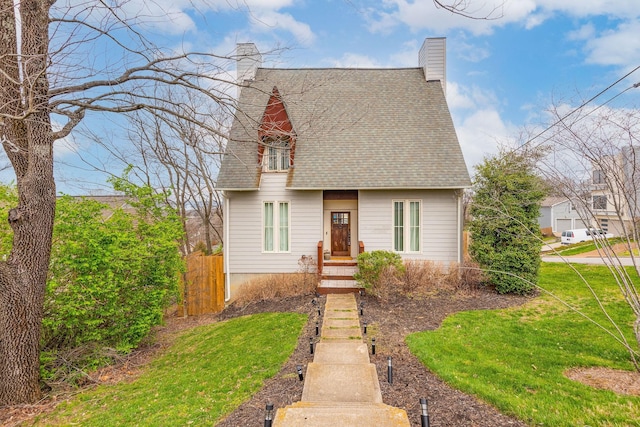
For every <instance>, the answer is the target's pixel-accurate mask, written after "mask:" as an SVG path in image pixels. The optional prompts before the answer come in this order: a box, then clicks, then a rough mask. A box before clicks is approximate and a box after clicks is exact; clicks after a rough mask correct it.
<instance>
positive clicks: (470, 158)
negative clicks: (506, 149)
mask: <svg viewBox="0 0 640 427" xmlns="http://www.w3.org/2000/svg"><path fill="white" fill-rule="evenodd" d="M456 132H457V134H458V140H459V141H460V147H461V148H462V154H463V155H464V159H465V161H466V163H467V168H469V171H470V173H472V174H473V170H474V166H476V165H478V164H480V163H482V161H483V159H484V158H485V157H487V156H491V155H494V154H497V153H498V151H499V148H500V146H501V144H505V143H506V142H507V141H509V139H510V136H511V135H512V134H513V130H512V126H509V125H508V124H506V123H505V122H504V121H503V120H502V118H501V117H500V113H499V112H498V111H497V110H495V109H492V108H487V109H479V110H475V111H474V112H473V113H472V114H471V115H469V116H467V117H465V118H464V119H463V120H462V121H461V122H459V123H457V124H456Z"/></svg>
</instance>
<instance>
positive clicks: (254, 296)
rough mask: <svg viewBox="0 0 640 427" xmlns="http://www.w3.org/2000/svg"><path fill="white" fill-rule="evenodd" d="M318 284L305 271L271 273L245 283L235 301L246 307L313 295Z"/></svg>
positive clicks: (236, 303)
mask: <svg viewBox="0 0 640 427" xmlns="http://www.w3.org/2000/svg"><path fill="white" fill-rule="evenodd" d="M316 285H317V283H316V282H314V281H311V280H309V279H308V277H307V276H306V275H305V274H304V273H290V274H270V275H267V276H261V277H258V278H256V279H253V280H250V281H248V282H247V283H245V284H244V285H243V286H242V288H241V289H240V292H238V296H237V298H236V299H235V300H234V301H233V303H234V304H235V305H237V306H240V307H244V306H247V305H249V304H251V303H254V302H259V301H270V300H277V299H280V298H287V297H293V296H300V295H311V294H312V293H313V292H314V291H315V289H316Z"/></svg>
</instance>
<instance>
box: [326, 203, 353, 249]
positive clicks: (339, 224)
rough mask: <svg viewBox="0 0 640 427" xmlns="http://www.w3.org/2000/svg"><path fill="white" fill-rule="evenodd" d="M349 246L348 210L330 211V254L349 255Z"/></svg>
mask: <svg viewBox="0 0 640 427" xmlns="http://www.w3.org/2000/svg"><path fill="white" fill-rule="evenodd" d="M350 246H351V231H350V230H349V212H331V255H334V256H347V255H350V254H351V248H350Z"/></svg>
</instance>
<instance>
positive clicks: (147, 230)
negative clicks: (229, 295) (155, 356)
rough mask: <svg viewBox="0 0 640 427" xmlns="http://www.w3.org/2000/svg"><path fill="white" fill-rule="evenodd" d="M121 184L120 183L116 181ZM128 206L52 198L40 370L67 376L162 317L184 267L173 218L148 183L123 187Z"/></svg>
mask: <svg viewBox="0 0 640 427" xmlns="http://www.w3.org/2000/svg"><path fill="white" fill-rule="evenodd" d="M121 188H122V187H121ZM122 191H125V193H126V194H127V195H129V196H130V197H131V202H130V203H129V204H130V205H131V206H133V207H134V208H135V212H125V211H123V210H122V209H115V210H113V212H112V213H111V215H110V216H108V217H106V216H104V215H103V212H104V211H105V209H106V208H108V207H107V206H105V205H102V204H100V203H98V202H95V201H93V200H89V199H82V200H81V199H77V198H72V197H68V196H67V197H63V198H61V199H59V200H58V203H57V210H56V222H55V225H54V238H53V245H52V251H51V265H50V269H49V279H48V281H47V289H46V294H45V302H44V318H43V325H42V351H43V353H44V357H43V358H42V361H43V362H44V363H45V365H44V366H43V374H44V376H46V377H49V378H58V379H60V377H68V375H67V374H68V373H69V372H73V371H74V370H85V369H88V368H92V367H96V365H98V364H102V363H103V362H104V361H105V360H109V359H113V357H114V356H115V355H116V354H117V353H126V352H128V351H129V350H131V349H132V348H135V347H136V346H137V345H138V344H139V343H140V341H141V340H142V339H144V338H145V337H146V336H147V334H148V333H149V331H150V330H151V328H152V327H153V326H155V325H157V324H159V323H160V322H161V321H162V316H163V310H164V308H165V307H166V306H167V304H168V302H169V301H170V300H171V299H175V296H176V295H177V289H178V279H179V273H180V272H181V271H182V270H183V268H184V266H183V261H182V258H181V256H180V252H179V247H178V240H179V238H180V236H181V233H182V227H181V224H180V221H179V219H178V217H177V215H176V214H175V212H173V211H172V210H171V209H170V208H169V207H167V206H161V205H157V204H155V202H157V200H158V199H157V198H156V197H157V195H154V194H153V192H152V191H151V190H150V189H148V188H140V187H128V186H127V187H124V188H122Z"/></svg>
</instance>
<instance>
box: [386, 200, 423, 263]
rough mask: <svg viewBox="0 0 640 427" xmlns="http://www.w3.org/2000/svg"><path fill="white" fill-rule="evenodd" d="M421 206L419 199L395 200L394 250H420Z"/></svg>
mask: <svg viewBox="0 0 640 427" xmlns="http://www.w3.org/2000/svg"><path fill="white" fill-rule="evenodd" d="M421 217H422V214H421V206H420V201H419V200H394V202H393V250H394V251H396V252H420V250H421V244H420V241H421V233H420V228H421Z"/></svg>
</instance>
